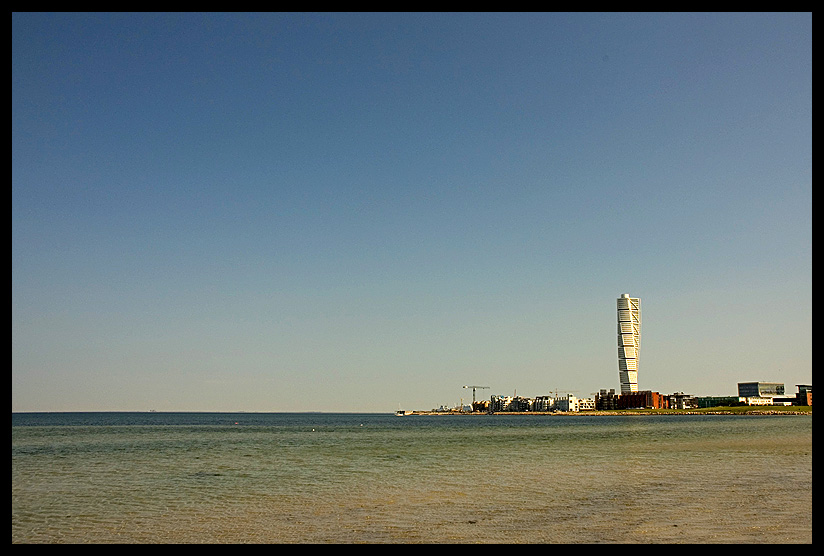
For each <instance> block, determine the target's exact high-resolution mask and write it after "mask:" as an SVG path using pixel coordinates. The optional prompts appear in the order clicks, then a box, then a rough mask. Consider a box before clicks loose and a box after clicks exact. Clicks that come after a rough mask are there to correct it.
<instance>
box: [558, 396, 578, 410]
mask: <svg viewBox="0 0 824 556" xmlns="http://www.w3.org/2000/svg"><path fill="white" fill-rule="evenodd" d="M578 402H579V400H578V398H577V397H576V396H573V395H572V394H567V395H566V396H561V397H559V398H557V399H556V400H555V407H556V409H558V411H579V409H580V406H579V403H578Z"/></svg>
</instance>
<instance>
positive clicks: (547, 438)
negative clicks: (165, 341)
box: [12, 413, 812, 543]
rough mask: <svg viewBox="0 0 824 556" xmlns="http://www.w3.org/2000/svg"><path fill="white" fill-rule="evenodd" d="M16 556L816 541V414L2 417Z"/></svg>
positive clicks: (146, 414)
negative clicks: (27, 552) (46, 550)
mask: <svg viewBox="0 0 824 556" xmlns="http://www.w3.org/2000/svg"><path fill="white" fill-rule="evenodd" d="M12 542H13V543H154V542H157V543H678V542H683V543H767V542H768V543H810V542H812V417H811V416H715V415H713V416H620V417H607V416H537V415H533V416H488V415H483V416H407V417H396V416H394V415H374V414H368V415H359V414H248V413H238V414H226V413H222V414H201V413H189V414H186V413H177V414H172V413H88V414H82V413H73V414H55V413H52V414H12Z"/></svg>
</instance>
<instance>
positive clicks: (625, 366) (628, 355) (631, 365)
mask: <svg viewBox="0 0 824 556" xmlns="http://www.w3.org/2000/svg"><path fill="white" fill-rule="evenodd" d="M640 354H641V299H640V298H638V297H630V296H629V294H628V293H622V294H621V297H619V298H618V377H619V378H620V380H621V393H622V394H629V393H630V392H637V391H638V357H639V355H640Z"/></svg>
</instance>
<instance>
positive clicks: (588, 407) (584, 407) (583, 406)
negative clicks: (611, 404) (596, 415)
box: [578, 398, 595, 411]
mask: <svg viewBox="0 0 824 556" xmlns="http://www.w3.org/2000/svg"><path fill="white" fill-rule="evenodd" d="M578 411H595V398H580V399H579V400H578Z"/></svg>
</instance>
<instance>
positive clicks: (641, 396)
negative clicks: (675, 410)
mask: <svg viewBox="0 0 824 556" xmlns="http://www.w3.org/2000/svg"><path fill="white" fill-rule="evenodd" d="M645 408H650V409H669V398H667V396H664V395H662V394H659V393H658V392H652V391H650V390H644V391H643V392H632V393H629V394H621V395H620V396H619V397H618V409H645Z"/></svg>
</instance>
